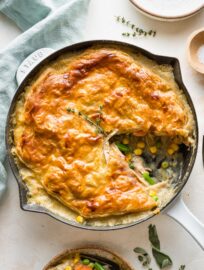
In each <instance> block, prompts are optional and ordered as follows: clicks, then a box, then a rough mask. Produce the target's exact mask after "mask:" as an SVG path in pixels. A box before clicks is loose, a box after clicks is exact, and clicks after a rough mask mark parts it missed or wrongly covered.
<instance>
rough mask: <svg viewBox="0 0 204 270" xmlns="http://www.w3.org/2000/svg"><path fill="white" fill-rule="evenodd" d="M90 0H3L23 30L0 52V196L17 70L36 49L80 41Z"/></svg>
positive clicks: (3, 8)
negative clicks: (7, 128) (6, 126)
mask: <svg viewBox="0 0 204 270" xmlns="http://www.w3.org/2000/svg"><path fill="white" fill-rule="evenodd" d="M88 4H89V0H57V1H56V0H3V1H2V0H0V11H1V12H3V13H4V14H5V15H7V16H8V17H9V18H11V19H12V20H14V22H15V23H16V24H17V25H18V27H20V28H21V29H22V30H23V31H24V30H26V29H28V30H27V31H25V32H24V33H22V34H21V35H20V36H18V37H17V38H16V39H15V40H14V41H13V42H12V43H10V45H9V46H8V47H7V48H6V49H5V50H3V51H1V52H0V198H1V196H2V194H3V191H4V190H5V187H6V171H5V168H4V166H3V162H4V160H5V155H6V151H5V123H6V117H7V112H8V109H9V104H10V102H11V99H12V97H13V95H14V92H15V90H16V88H17V84H16V79H15V74H16V71H17V68H18V66H19V65H20V63H21V62H22V61H23V60H24V59H25V58H26V57H27V56H28V55H29V54H31V53H32V52H33V51H35V50H37V49H39V48H42V47H49V48H53V49H58V48H61V47H64V46H66V45H69V44H71V43H74V42H77V41H80V40H81V39H82V33H83V29H84V25H85V19H86V15H87V10H88Z"/></svg>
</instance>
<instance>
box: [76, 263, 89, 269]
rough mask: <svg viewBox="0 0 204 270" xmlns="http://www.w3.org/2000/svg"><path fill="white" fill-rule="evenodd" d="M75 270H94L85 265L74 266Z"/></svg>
mask: <svg viewBox="0 0 204 270" xmlns="http://www.w3.org/2000/svg"><path fill="white" fill-rule="evenodd" d="M74 270H92V268H91V267H90V266H88V265H84V264H76V265H75V266H74Z"/></svg>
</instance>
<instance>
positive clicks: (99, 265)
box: [94, 262, 105, 270]
mask: <svg viewBox="0 0 204 270" xmlns="http://www.w3.org/2000/svg"><path fill="white" fill-rule="evenodd" d="M94 269H96V270H105V268H104V267H103V266H102V265H101V264H100V263H98V262H95V264H94Z"/></svg>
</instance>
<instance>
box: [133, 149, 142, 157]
mask: <svg viewBox="0 0 204 270" xmlns="http://www.w3.org/2000/svg"><path fill="white" fill-rule="evenodd" d="M134 153H135V155H136V156H141V155H142V149H140V148H136V149H135V150H134Z"/></svg>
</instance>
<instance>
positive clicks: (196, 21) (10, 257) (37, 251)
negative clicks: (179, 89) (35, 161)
mask: <svg viewBox="0 0 204 270" xmlns="http://www.w3.org/2000/svg"><path fill="white" fill-rule="evenodd" d="M116 15H122V16H125V17H126V18H127V19H129V20H131V21H132V22H135V24H137V25H139V26H143V28H147V29H149V28H150V29H151V28H154V29H156V30H157V33H158V34H157V36H156V37H155V38H124V37H122V36H121V32H123V31H126V28H125V27H124V26H123V25H120V24H117V23H116V22H115V19H114V16H116ZM203 21H204V10H203V11H202V12H201V13H200V14H197V15H196V16H194V17H192V18H190V19H188V20H186V21H181V22H174V23H165V22H159V21H154V20H152V19H149V18H147V17H145V16H143V15H141V14H139V13H138V12H137V11H136V10H135V9H134V8H133V6H132V5H131V4H130V3H129V2H128V1H127V0H103V1H102V0H92V1H91V3H90V7H89V16H88V21H87V26H86V28H85V38H84V39H86V40H88V39H116V40H124V41H127V42H130V43H133V44H135V45H137V46H140V47H143V48H145V49H147V50H149V51H151V52H153V53H155V54H161V55H169V56H174V57H177V58H178V59H179V60H180V63H181V70H182V75H183V80H184V82H185V85H186V87H187V89H188V90H189V92H190V95H191V97H192V99H193V102H194V104H195V108H196V112H197V116H198V122H199V128H200V142H199V152H198V155H197V159H196V164H195V166H194V169H193V172H192V174H191V177H190V179H189V181H188V183H187V185H186V186H185V188H184V190H183V193H182V194H183V197H184V200H185V202H186V204H187V205H188V207H189V208H190V209H191V211H192V212H193V213H194V214H195V215H196V216H197V217H198V218H199V219H200V220H201V221H202V222H204V207H203V206H204V169H203V165H202V156H201V146H202V140H201V139H202V134H203V133H204V120H203V119H204V88H203V85H204V76H202V75H199V74H198V73H196V72H194V71H193V70H192V69H191V67H190V66H189V64H188V62H187V58H186V42H187V38H188V36H189V34H190V33H191V32H192V31H194V30H196V29H199V28H201V27H203ZM0 33H1V38H0V40H1V42H0V49H3V48H5V47H6V46H7V44H8V43H9V42H10V41H11V40H12V39H14V38H15V37H16V36H17V35H19V34H20V30H19V29H18V28H17V27H16V26H15V25H14V24H13V23H12V22H11V21H10V20H8V19H7V18H6V17H5V16H3V15H0ZM8 167H9V166H8V164H7V168H8ZM149 223H154V224H156V225H157V228H158V232H159V235H160V238H161V243H162V249H163V250H165V251H166V252H167V253H168V254H169V255H171V257H172V259H173V261H174V265H173V267H172V268H171V269H173V270H177V269H178V268H179V265H180V264H186V266H187V268H186V269H187V270H198V269H199V270H201V269H203V267H204V266H203V265H204V264H203V263H202V264H201V263H200V264H199V266H198V267H197V268H196V267H195V266H193V265H191V263H192V262H194V261H196V260H199V259H201V258H204V252H203V251H202V250H201V248H200V247H199V246H198V245H197V243H196V242H195V241H194V240H193V239H192V237H191V236H190V235H189V234H188V233H187V232H186V231H185V230H184V229H183V228H182V227H181V226H180V225H179V224H177V223H176V222H175V221H173V220H171V219H170V218H169V217H167V216H165V215H159V216H157V217H154V218H153V219H151V220H150V221H148V222H146V223H142V224H140V225H137V226H135V227H132V228H129V229H125V230H121V231H112V232H91V231H85V230H79V229H75V228H72V227H69V226H67V225H65V224H62V223H60V222H57V221H56V220H54V219H52V218H50V217H48V216H46V215H42V214H34V213H30V212H24V211H22V210H21V209H20V206H19V195H18V188H17V184H16V181H15V179H14V177H13V175H12V173H11V171H10V169H9V168H8V189H7V192H6V194H5V196H4V198H3V200H2V201H1V203H0V269H2V270H3V269H5V270H7V269H8V270H27V269H29V270H30V269H33V270H40V269H42V267H43V265H44V264H45V263H46V262H47V261H48V260H49V259H50V258H51V257H52V256H54V255H56V254H57V253H59V252H61V251H62V250H63V249H66V248H69V247H75V246H77V245H78V246H79V245H80V246H81V245H84V244H87V243H88V244H95V245H101V246H105V247H108V248H110V249H112V250H114V251H116V252H118V253H119V254H121V255H123V257H124V258H126V259H127V260H128V261H129V262H130V263H131V264H132V266H134V267H135V269H138V270H140V269H142V267H141V266H140V265H139V264H138V262H137V259H136V256H135V254H134V253H133V252H132V249H133V248H134V247H135V246H141V247H145V248H147V250H149V251H150V246H149V243H148V239H147V227H148V224H149ZM152 266H153V269H154V270H156V269H158V268H157V266H155V265H154V264H152Z"/></svg>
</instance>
